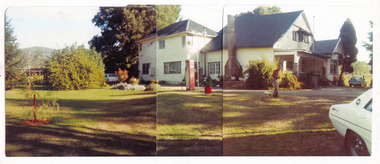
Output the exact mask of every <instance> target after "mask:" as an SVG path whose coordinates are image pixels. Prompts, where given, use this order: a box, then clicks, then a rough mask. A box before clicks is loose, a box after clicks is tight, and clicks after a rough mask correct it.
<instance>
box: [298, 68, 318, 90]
mask: <svg viewBox="0 0 380 164" xmlns="http://www.w3.org/2000/svg"><path fill="white" fill-rule="evenodd" d="M314 75H315V73H314V72H307V73H305V74H303V75H301V76H300V78H299V81H301V82H302V85H301V87H302V88H304V89H311V88H315V87H317V85H316V84H315V83H314V81H313V78H314Z"/></svg>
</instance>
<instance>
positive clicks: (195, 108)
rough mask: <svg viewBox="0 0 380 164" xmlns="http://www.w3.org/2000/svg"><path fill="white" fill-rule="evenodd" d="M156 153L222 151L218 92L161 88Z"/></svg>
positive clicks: (193, 153) (158, 97)
mask: <svg viewBox="0 0 380 164" xmlns="http://www.w3.org/2000/svg"><path fill="white" fill-rule="evenodd" d="M157 101H158V105H157V155H223V154H222V119H223V118H222V93H221V92H214V93H213V95H212V96H205V95H204V92H203V91H178V90H161V91H159V92H158V96H157Z"/></svg>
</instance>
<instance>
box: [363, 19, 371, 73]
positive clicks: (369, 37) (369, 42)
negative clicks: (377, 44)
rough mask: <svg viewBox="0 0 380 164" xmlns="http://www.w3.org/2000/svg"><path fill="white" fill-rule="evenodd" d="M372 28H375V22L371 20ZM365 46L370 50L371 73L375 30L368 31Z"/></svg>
mask: <svg viewBox="0 0 380 164" xmlns="http://www.w3.org/2000/svg"><path fill="white" fill-rule="evenodd" d="M369 24H370V26H371V29H373V22H372V21H370V22H369ZM363 47H364V48H365V49H366V50H367V51H369V63H368V64H369V65H370V66H371V73H372V71H373V32H372V31H371V32H369V33H368V42H363Z"/></svg>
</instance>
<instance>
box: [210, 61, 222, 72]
mask: <svg viewBox="0 0 380 164" xmlns="http://www.w3.org/2000/svg"><path fill="white" fill-rule="evenodd" d="M217 65H218V69H217ZM211 68H212V69H213V70H212V69H211ZM208 74H210V75H219V74H220V62H208Z"/></svg>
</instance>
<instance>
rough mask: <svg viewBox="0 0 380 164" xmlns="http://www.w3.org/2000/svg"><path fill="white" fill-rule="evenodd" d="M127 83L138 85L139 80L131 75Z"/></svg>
mask: <svg viewBox="0 0 380 164" xmlns="http://www.w3.org/2000/svg"><path fill="white" fill-rule="evenodd" d="M129 83H131V84H132V85H139V84H140V80H139V79H137V78H134V77H132V78H131V79H129Z"/></svg>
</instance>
